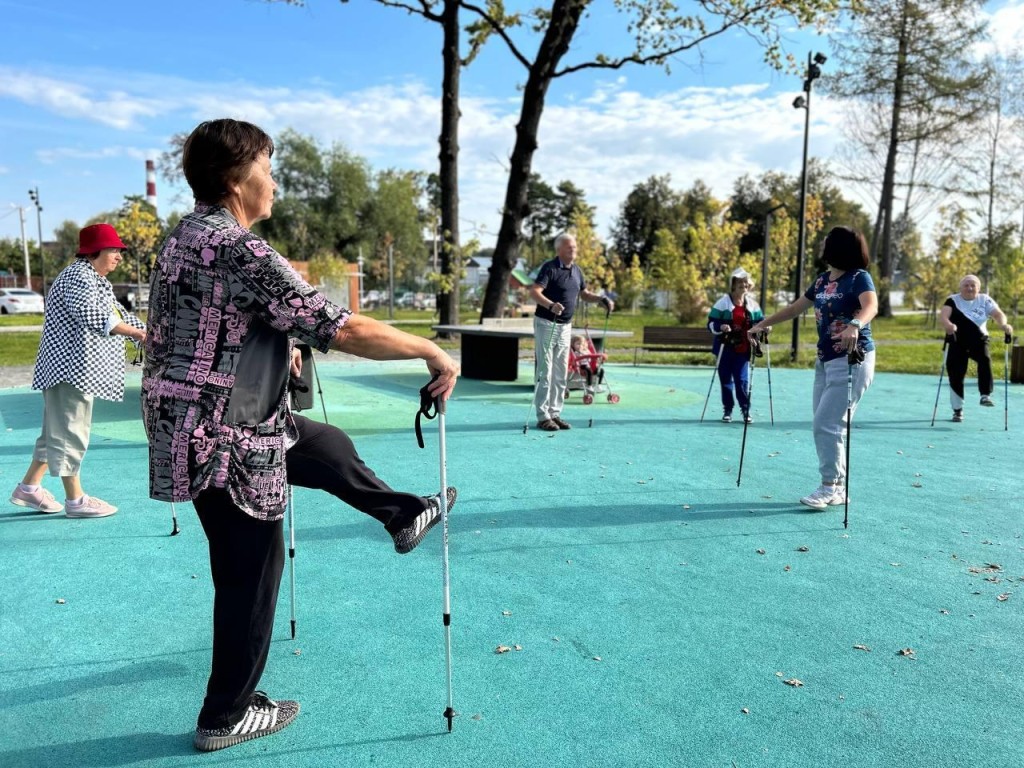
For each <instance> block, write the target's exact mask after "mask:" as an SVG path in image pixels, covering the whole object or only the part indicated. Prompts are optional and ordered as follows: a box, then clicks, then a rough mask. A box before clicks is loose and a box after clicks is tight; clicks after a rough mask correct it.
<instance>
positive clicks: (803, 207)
mask: <svg viewBox="0 0 1024 768" xmlns="http://www.w3.org/2000/svg"><path fill="white" fill-rule="evenodd" d="M826 60H827V59H826V58H825V55H824V54H823V53H816V54H814V57H813V58H812V57H811V53H810V51H808V52H807V76H806V77H805V78H804V94H805V96H797V97H796V98H795V99H794V100H793V108H794V109H802V110H804V157H803V164H802V166H801V170H800V234H799V237H798V239H797V245H796V278H795V279H794V288H793V298H794V299H796V298H797V297H798V296H799V295H800V289H801V288H803V279H804V256H805V251H806V250H807V144H808V141H809V137H810V132H811V86H812V85H813V83H814V81H815V80H817V79H818V78H819V77H821V65H822V64H824V63H825V61H826ZM792 343H793V351H792V358H793V360H794V361H795V360H796V357H797V350H798V349H799V346H800V318H799V317H795V318H793V342H792Z"/></svg>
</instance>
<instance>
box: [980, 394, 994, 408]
mask: <svg viewBox="0 0 1024 768" xmlns="http://www.w3.org/2000/svg"><path fill="white" fill-rule="evenodd" d="M981 404H982V405H984V406H988V407H989V408H993V407H995V403H993V402H992V398H991V397H989V396H988V395H982V396H981Z"/></svg>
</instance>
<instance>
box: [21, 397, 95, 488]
mask: <svg viewBox="0 0 1024 768" xmlns="http://www.w3.org/2000/svg"><path fill="white" fill-rule="evenodd" d="M92 402H93V397H92V395H87V394H85V393H84V392H83V391H82V390H80V389H79V388H78V387H76V386H74V385H73V384H68V383H67V382H61V383H60V384H55V385H54V386H52V387H47V388H46V389H44V390H43V430H42V433H41V434H40V435H39V438H38V439H37V440H36V445H35V450H34V451H33V452H32V458H33V459H35V460H36V461H45V462H46V463H47V464H49V465H50V475H51V476H53V477H73V476H75V475H78V474H79V473H80V471H81V468H82V459H84V458H85V452H86V450H87V449H88V448H89V433H90V431H91V430H92Z"/></svg>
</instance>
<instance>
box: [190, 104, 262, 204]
mask: <svg viewBox="0 0 1024 768" xmlns="http://www.w3.org/2000/svg"><path fill="white" fill-rule="evenodd" d="M262 154H266V155H267V157H270V156H272V155H273V154H274V141H273V139H271V138H270V136H268V135H267V134H266V132H264V131H263V129H262V128H259V127H257V126H255V125H253V124H252V123H246V122H243V121H242V120H232V119H230V118H224V119H221V120H207V121H206V122H203V123H200V124H199V125H197V126H196V128H195V130H194V131H192V133H191V134H189V137H188V138H187V139H186V140H185V145H184V147H183V148H182V152H181V167H182V170H183V171H184V172H185V180H186V181H188V185H189V186H190V187H191V188H192V194H193V195H195V198H196V201H197V202H200V203H208V204H214V203H219V202H221V201H222V200H223V199H224V198H225V197H227V196H228V193H229V192H230V185H232V184H238V183H240V182H242V181H244V180H245V178H246V175H247V173H248V171H249V165H250V164H251V163H252V162H254V161H255V160H257V159H258V158H259V157H260V155H262Z"/></svg>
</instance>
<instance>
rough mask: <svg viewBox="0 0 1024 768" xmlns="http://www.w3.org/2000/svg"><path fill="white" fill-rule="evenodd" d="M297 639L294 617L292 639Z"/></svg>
mask: <svg viewBox="0 0 1024 768" xmlns="http://www.w3.org/2000/svg"><path fill="white" fill-rule="evenodd" d="M294 639H295V619H292V640H294Z"/></svg>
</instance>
